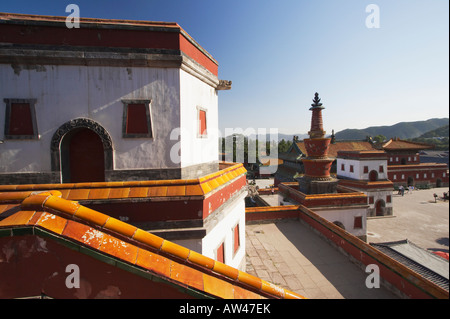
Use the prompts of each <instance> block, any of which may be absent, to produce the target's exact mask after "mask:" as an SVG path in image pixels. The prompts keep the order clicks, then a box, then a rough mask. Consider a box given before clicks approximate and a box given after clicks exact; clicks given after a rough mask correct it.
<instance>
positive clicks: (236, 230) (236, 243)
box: [233, 224, 241, 253]
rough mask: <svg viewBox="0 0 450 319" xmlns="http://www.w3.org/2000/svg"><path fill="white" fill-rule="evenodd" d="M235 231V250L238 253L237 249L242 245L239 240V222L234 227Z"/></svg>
mask: <svg viewBox="0 0 450 319" xmlns="http://www.w3.org/2000/svg"><path fill="white" fill-rule="evenodd" d="M233 233H234V252H235V253H236V251H237V250H238V249H239V246H240V245H241V243H240V241H239V239H240V238H239V224H237V225H236V227H234V230H233Z"/></svg>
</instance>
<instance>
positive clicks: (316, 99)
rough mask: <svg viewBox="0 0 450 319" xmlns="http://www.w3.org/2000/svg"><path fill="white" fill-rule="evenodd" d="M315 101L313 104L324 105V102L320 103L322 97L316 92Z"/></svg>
mask: <svg viewBox="0 0 450 319" xmlns="http://www.w3.org/2000/svg"><path fill="white" fill-rule="evenodd" d="M312 101H313V102H314V103H313V104H311V106H322V103H320V99H319V93H317V92H316V93H315V94H314V99H313V100H312Z"/></svg>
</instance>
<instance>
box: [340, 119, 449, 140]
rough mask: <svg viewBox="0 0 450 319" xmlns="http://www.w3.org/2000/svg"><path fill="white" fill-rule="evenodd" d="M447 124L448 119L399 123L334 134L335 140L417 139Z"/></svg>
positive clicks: (347, 130)
mask: <svg viewBox="0 0 450 319" xmlns="http://www.w3.org/2000/svg"><path fill="white" fill-rule="evenodd" d="M448 124H449V119H448V118H442V119H429V120H426V121H416V122H400V123H397V124H394V125H391V126H371V127H368V128H365V129H359V130H358V129H346V130H343V131H340V132H337V133H335V135H336V139H337V140H363V139H365V138H366V137H367V136H372V137H373V136H377V135H383V136H385V137H386V138H387V139H390V138H392V137H398V138H401V139H408V138H415V137H419V136H421V135H423V134H425V133H427V132H430V131H433V130H436V129H439V128H441V127H443V126H446V125H448Z"/></svg>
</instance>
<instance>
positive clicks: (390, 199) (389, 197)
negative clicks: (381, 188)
mask: <svg viewBox="0 0 450 319" xmlns="http://www.w3.org/2000/svg"><path fill="white" fill-rule="evenodd" d="M391 201H392V197H391V195H387V196H386V202H387V203H390V202H391Z"/></svg>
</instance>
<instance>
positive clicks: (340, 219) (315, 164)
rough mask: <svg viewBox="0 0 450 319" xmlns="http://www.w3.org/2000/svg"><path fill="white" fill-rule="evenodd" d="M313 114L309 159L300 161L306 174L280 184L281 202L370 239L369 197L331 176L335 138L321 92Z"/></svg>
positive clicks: (308, 149)
mask: <svg viewBox="0 0 450 319" xmlns="http://www.w3.org/2000/svg"><path fill="white" fill-rule="evenodd" d="M313 102H314V103H313V104H311V108H310V111H312V117H311V129H310V131H309V133H308V134H309V136H310V138H309V139H305V140H304V144H305V147H306V155H307V156H306V157H301V158H300V160H301V161H302V163H303V166H304V175H303V176H301V177H299V178H297V182H286V183H279V184H278V196H279V200H280V202H281V203H284V204H294V205H296V204H300V205H303V206H305V207H308V208H309V209H311V210H313V211H314V212H315V213H317V214H318V215H319V216H321V217H323V218H325V219H326V220H328V221H330V222H332V223H334V224H336V225H338V226H339V227H341V228H343V229H345V230H347V231H348V232H349V233H351V234H353V235H354V236H356V237H359V238H360V239H362V240H366V236H367V228H366V217H367V209H368V205H367V196H366V194H364V193H363V192H361V191H358V190H354V189H352V188H348V187H345V186H341V185H339V184H338V179H336V178H334V177H332V176H331V174H330V171H331V165H332V163H333V162H334V161H335V158H333V157H329V156H328V150H329V147H330V142H331V138H325V131H324V130H323V123H322V110H323V109H324V107H323V106H322V103H320V99H319V95H318V93H316V94H315V97H314V99H313Z"/></svg>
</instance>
